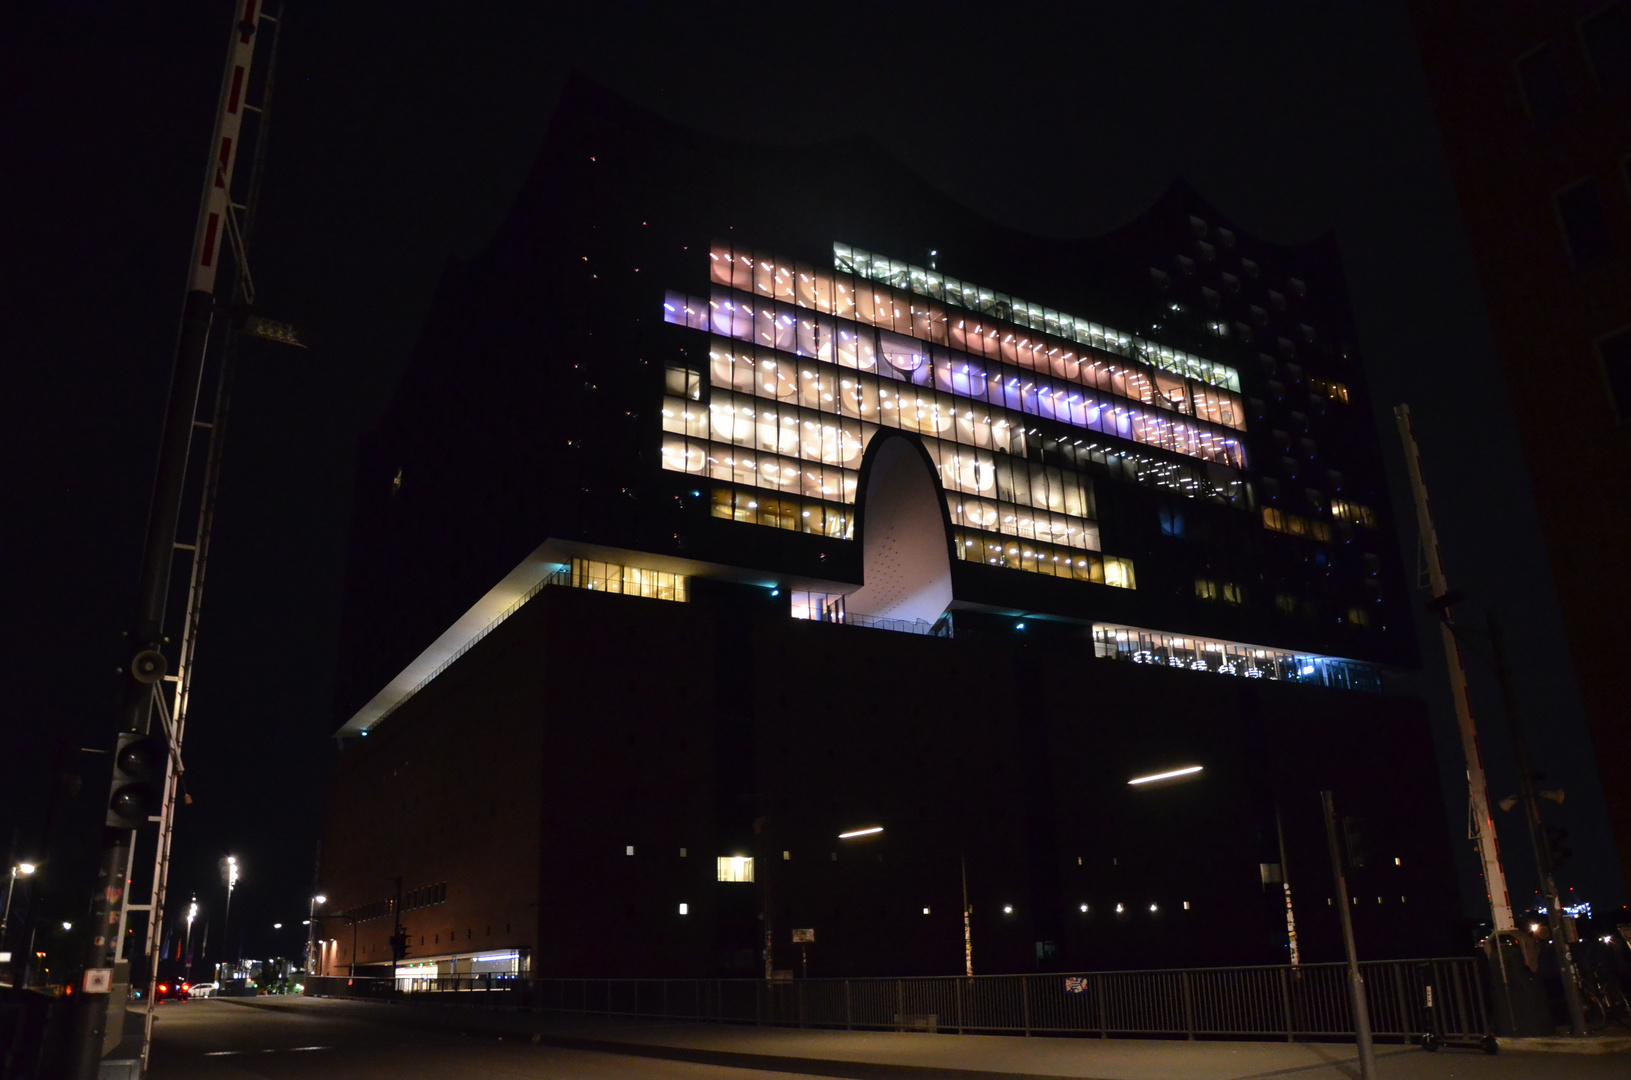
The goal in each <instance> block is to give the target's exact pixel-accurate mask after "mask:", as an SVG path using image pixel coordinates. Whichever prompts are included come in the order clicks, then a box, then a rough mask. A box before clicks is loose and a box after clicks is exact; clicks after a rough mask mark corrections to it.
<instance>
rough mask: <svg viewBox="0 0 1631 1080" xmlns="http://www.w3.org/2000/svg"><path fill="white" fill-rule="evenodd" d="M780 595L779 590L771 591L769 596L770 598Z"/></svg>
mask: <svg viewBox="0 0 1631 1080" xmlns="http://www.w3.org/2000/svg"><path fill="white" fill-rule="evenodd" d="M781 594H782V591H781V590H780V589H771V590H770V595H771V596H780V595H781Z"/></svg>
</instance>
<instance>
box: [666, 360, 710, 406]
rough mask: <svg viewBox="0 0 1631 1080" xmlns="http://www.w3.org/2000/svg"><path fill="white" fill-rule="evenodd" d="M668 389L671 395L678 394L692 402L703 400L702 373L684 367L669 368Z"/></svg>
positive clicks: (667, 374) (667, 373)
mask: <svg viewBox="0 0 1631 1080" xmlns="http://www.w3.org/2000/svg"><path fill="white" fill-rule="evenodd" d="M666 376H667V383H666V386H667V389H668V392H669V393H670V394H678V395H679V396H680V397H682V398H686V399H688V400H690V401H700V400H702V373H701V372H700V371H692V370H691V369H689V368H684V367H673V366H671V367H669V368H668V370H667V372H666Z"/></svg>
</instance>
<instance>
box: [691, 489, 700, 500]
mask: <svg viewBox="0 0 1631 1080" xmlns="http://www.w3.org/2000/svg"><path fill="white" fill-rule="evenodd" d="M691 497H692V498H693V499H700V498H702V492H700V491H693V492H691Z"/></svg>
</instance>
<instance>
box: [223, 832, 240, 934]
mask: <svg viewBox="0 0 1631 1080" xmlns="http://www.w3.org/2000/svg"><path fill="white" fill-rule="evenodd" d="M221 880H222V881H223V882H225V883H226V887H227V907H226V912H225V913H224V914H222V916H221V947H222V949H223V955H225V952H226V951H229V950H230V949H231V948H232V945H231V939H230V938H229V937H228V936H227V928H228V927H229V926H230V925H231V923H232V890H233V889H236V888H237V887H238V857H237V856H236V855H228V856H227V857H226V861H225V862H223V863H222V864H221Z"/></svg>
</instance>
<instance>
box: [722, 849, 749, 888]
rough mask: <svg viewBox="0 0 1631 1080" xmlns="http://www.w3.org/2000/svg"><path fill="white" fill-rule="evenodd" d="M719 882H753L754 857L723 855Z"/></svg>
mask: <svg viewBox="0 0 1631 1080" xmlns="http://www.w3.org/2000/svg"><path fill="white" fill-rule="evenodd" d="M719 880H720V881H734V882H742V883H749V882H752V881H753V856H751V855H721V856H720V857H719Z"/></svg>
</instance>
